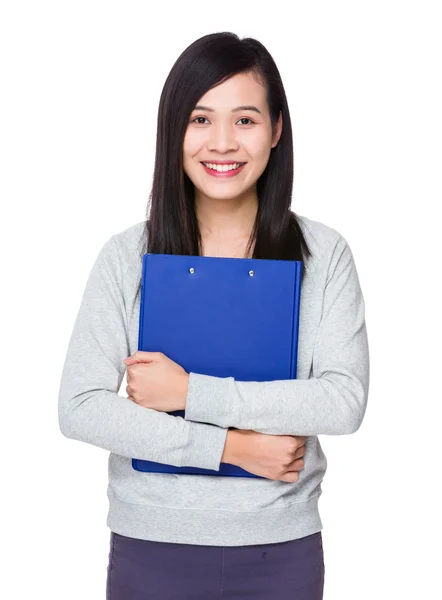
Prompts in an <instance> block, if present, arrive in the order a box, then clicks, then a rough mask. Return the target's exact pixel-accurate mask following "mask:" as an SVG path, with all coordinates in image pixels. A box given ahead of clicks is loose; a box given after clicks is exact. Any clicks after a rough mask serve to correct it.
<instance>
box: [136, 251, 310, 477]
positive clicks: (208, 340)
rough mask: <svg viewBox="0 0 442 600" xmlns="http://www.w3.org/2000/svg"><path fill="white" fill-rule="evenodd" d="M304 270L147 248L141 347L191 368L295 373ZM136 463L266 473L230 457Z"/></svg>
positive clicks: (280, 375)
mask: <svg viewBox="0 0 442 600" xmlns="http://www.w3.org/2000/svg"><path fill="white" fill-rule="evenodd" d="M301 274H302V261H293V260H267V259H256V258H221V257H211V256H184V255H176V254H151V253H147V254H144V256H143V262H142V277H141V297H140V322H139V333H138V350H143V351H145V352H163V353H164V354H165V355H166V356H168V357H169V358H171V359H172V360H173V361H175V362H177V363H178V364H179V365H181V366H182V367H183V368H184V369H185V370H186V371H187V372H188V373H189V372H191V371H192V372H194V373H201V374H203V375H212V376H216V377H234V378H235V379H236V380H238V381H273V380H276V379H295V378H296V368H297V355H298V332H299V307H300V295H301ZM168 414H170V415H174V416H181V417H184V414H185V411H184V410H177V411H173V412H169V413H168ZM231 429H235V428H233V427H232V428H231ZM132 467H133V468H134V469H135V470H137V471H143V472H155V473H174V474H179V473H182V474H187V475H215V476H216V475H218V476H228V477H255V478H258V479H263V478H262V477H260V476H258V475H255V474H254V473H250V472H248V471H246V470H244V469H242V468H240V467H238V466H237V465H231V464H228V463H221V465H220V470H219V471H215V470H212V469H202V468H196V467H187V466H183V467H177V466H174V465H166V464H163V463H157V462H153V461H146V460H140V459H137V458H133V459H132Z"/></svg>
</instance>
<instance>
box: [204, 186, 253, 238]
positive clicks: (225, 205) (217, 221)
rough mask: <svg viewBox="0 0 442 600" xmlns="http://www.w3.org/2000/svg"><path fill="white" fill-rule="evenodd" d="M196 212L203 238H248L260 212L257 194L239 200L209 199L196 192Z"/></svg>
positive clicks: (244, 196) (238, 198) (250, 194)
mask: <svg viewBox="0 0 442 600" xmlns="http://www.w3.org/2000/svg"><path fill="white" fill-rule="evenodd" d="M195 211H196V216H197V220H198V224H199V227H200V231H201V237H202V238H203V239H204V238H217V239H218V238H219V239H238V238H243V237H246V238H248V237H249V236H250V234H251V232H252V229H253V226H254V224H255V219H256V214H257V211H258V198H257V196H256V192H251V193H248V194H247V195H243V196H240V197H237V198H229V199H227V200H226V199H223V198H219V199H218V198H209V197H207V196H203V195H202V194H198V193H197V191H196V192H195Z"/></svg>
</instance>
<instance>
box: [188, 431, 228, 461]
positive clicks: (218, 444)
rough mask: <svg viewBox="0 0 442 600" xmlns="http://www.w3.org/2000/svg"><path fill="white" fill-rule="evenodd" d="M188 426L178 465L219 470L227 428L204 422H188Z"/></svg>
mask: <svg viewBox="0 0 442 600" xmlns="http://www.w3.org/2000/svg"><path fill="white" fill-rule="evenodd" d="M189 426H190V431H189V438H188V440H187V445H186V446H185V447H184V450H183V454H182V456H181V464H180V466H181V467H197V468H200V469H211V470H213V471H219V468H220V464H221V457H222V455H223V452H224V446H225V444H226V438H227V433H228V431H229V430H228V429H223V428H222V427H215V426H214V425H207V424H205V423H189Z"/></svg>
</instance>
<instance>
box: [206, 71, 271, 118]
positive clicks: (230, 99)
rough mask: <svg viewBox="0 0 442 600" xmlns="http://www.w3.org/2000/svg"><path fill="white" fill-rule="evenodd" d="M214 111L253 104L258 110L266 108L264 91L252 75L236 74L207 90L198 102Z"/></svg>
mask: <svg viewBox="0 0 442 600" xmlns="http://www.w3.org/2000/svg"><path fill="white" fill-rule="evenodd" d="M199 104H203V105H204V106H209V107H211V108H213V109H214V110H223V109H230V108H233V107H234V106H238V105H240V104H254V105H255V106H257V107H258V108H259V110H261V111H264V110H265V108H266V91H265V88H264V86H263V85H262V84H261V83H260V82H259V81H258V79H257V77H256V75H255V74H253V73H238V74H237V75H234V76H233V77H230V78H229V79H227V80H226V81H224V82H223V83H220V84H219V85H217V86H215V87H214V88H212V89H210V90H208V91H207V92H206V93H205V94H204V95H203V96H201V98H200V99H199V100H198V102H197V105H199Z"/></svg>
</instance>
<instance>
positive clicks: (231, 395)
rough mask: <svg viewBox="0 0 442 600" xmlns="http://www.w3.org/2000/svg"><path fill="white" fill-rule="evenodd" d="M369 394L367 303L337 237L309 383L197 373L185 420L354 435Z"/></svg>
mask: <svg viewBox="0 0 442 600" xmlns="http://www.w3.org/2000/svg"><path fill="white" fill-rule="evenodd" d="M268 350H269V352H271V351H272V349H271V348H269V349H268ZM368 388H369V350H368V340H367V330H366V324H365V306H364V298H363V295H362V291H361V288H360V284H359V279H358V275H357V271H356V266H355V262H354V259H353V255H352V252H351V249H350V247H349V245H348V243H347V242H346V240H345V239H344V238H343V237H342V236H340V237H339V239H338V241H337V243H336V244H335V247H334V251H333V253H332V257H331V260H330V263H329V266H328V272H327V278H326V283H325V289H324V299H323V309H322V315H321V320H320V324H319V327H318V330H317V332H316V341H315V345H314V351H313V364H312V374H311V377H310V378H309V379H288V380H277V381H265V382H255V381H236V380H235V379H234V378H233V377H212V376H208V375H203V374H199V373H193V372H192V373H190V374H189V386H188V393H187V403H186V410H185V419H186V420H187V419H188V420H190V421H195V422H198V421H200V422H205V423H212V424H216V425H219V426H220V427H236V428H238V429H251V430H254V431H259V432H261V433H268V434H274V435H306V436H308V435H319V434H328V435H344V434H351V433H354V432H355V431H357V429H358V428H359V427H360V425H361V423H362V420H363V417H364V414H365V410H366V405H367V399H368Z"/></svg>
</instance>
